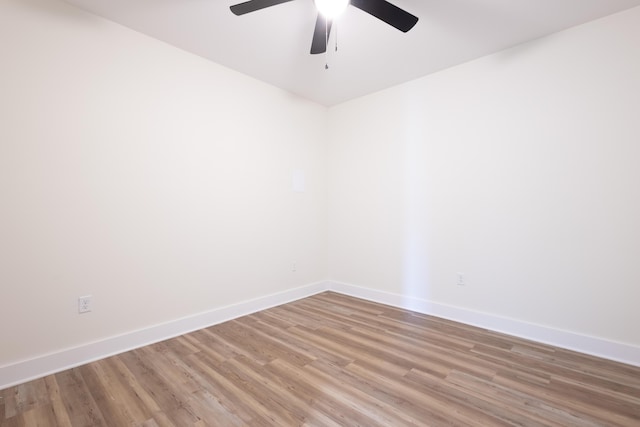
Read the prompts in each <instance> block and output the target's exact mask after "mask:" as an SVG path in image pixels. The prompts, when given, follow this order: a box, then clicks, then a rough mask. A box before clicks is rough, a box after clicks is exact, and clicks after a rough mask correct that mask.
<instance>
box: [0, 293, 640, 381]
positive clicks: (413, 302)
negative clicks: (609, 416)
mask: <svg viewBox="0 0 640 427" xmlns="http://www.w3.org/2000/svg"><path fill="white" fill-rule="evenodd" d="M324 291H334V292H338V293H342V294H345V295H351V296H354V297H357V298H362V299H365V300H369V301H374V302H379V303H382V304H387V305H391V306H394V307H399V308H404V309H407V310H412V311H416V312H419V313H424V314H429V315H432V316H436V317H441V318H443V319H449V320H453V321H456V322H461V323H465V324H468V325H473V326H478V327H480V328H484V329H489V330H492V331H496V332H502V333H505V334H509V335H514V336H517V337H521V338H525V339H530V340H533V341H537V342H541V343H545V344H550V345H554V346H557V347H561V348H566V349H569V350H574V351H578V352H580V353H585V354H591V355H594V356H598V357H602V358H605V359H609V360H614V361H618V362H622V363H627V364H630V365H634V366H640V347H637V346H633V345H630V344H624V343H619V342H614V341H609V340H605V339H602V338H597V337H592V336H587V335H581V334H577V333H574V332H569V331H563V330H559V329H554V328H550V327H547V326H541V325H536V324H532V323H527V322H523V321H520V320H516V319H510V318H506V317H500V316H496V315H493V314H489V313H482V312H478V311H472V310H468V309H464V308H460V307H454V306H450V305H446V304H440V303H435V302H432V301H427V300H423V299H419V298H413V297H410V296H404V295H400V294H393V293H388V292H382V291H378V290H373V289H369V288H364V287H359V286H355V285H351V284H347V283H341V282H335V281H326V282H318V283H313V284H310V285H306V286H301V287H299V288H294V289H290V290H287V291H284V292H280V293H277V294H272V295H267V296H264V297H260V298H256V299H252V300H248V301H243V302H240V303H238V304H233V305H230V306H226V307H222V308H218V309H214V310H211V311H207V312H204V313H199V314H195V315H193V316H188V317H184V318H181V319H177V320H174V321H171V322H167V323H163V324H159V325H154V326H151V327H148V328H145V329H140V330H136V331H133V332H129V333H127V334H123V335H118V336H115V337H110V338H107V339H104V340H100V341H95V342H92V343H87V344H84V345H81V346H78V347H74V348H69V349H66V350H63V351H59V352H55V353H50V354H45V355H41V356H38V357H35V358H33V359H29V360H24V361H20V362H18V363H14V364H10V365H5V366H0V390H1V389H4V388H7V387H11V386H13V385H17V384H22V383H24V382H26V381H30V380H34V379H37V378H41V377H44V376H46V375H50V374H54V373H56V372H60V371H63V370H65V369H69V368H73V367H76V366H80V365H84V364H85V363H89V362H93V361H95V360H99V359H103V358H105V357H109V356H113V355H115V354H119V353H122V352H125V351H129V350H132V349H135V348H139V347H142V346H145V345H149V344H153V343H156V342H160V341H164V340H166V339H169V338H173V337H176V336H179V335H183V334H186V333H189V332H192V331H195V330H198V329H202V328H206V327H209V326H212V325H215V324H218V323H222V322H225V321H227V320H231V319H235V318H237V317H240V316H245V315H247V314H251V313H255V312H257V311H260V310H265V309H267V308H270V307H274V306H276V305H280V304H285V303H288V302H291V301H295V300H298V299H301V298H305V297H308V296H311V295H315V294H317V293H320V292H324Z"/></svg>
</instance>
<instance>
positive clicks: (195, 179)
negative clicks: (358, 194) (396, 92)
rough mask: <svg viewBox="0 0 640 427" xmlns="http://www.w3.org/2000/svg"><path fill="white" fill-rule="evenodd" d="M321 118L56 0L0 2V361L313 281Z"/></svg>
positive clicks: (287, 98)
mask: <svg viewBox="0 0 640 427" xmlns="http://www.w3.org/2000/svg"><path fill="white" fill-rule="evenodd" d="M325 120H326V109H325V108H324V107H321V106H318V105H316V104H313V103H310V102H307V101H304V100H302V99H299V98H296V97H293V96H292V95H290V94H288V93H285V92H283V91H280V90H279V89H276V88H273V87H271V86H268V85H266V84H263V83H260V82H258V81H255V80H253V79H250V78H248V77H246V76H243V75H240V74H238V73H235V72H232V71H230V70H228V69H225V68H223V67H220V66H217V65H215V64H212V63H210V62H208V61H205V60H204V59H201V58H199V57H196V56H194V55H191V54H188V53H186V52H183V51H180V50H177V49H175V48H172V47H170V46H168V45H166V44H163V43H161V42H158V41H155V40H152V39H150V38H148V37H146V36H143V35H141V34H139V33H136V32H134V31H131V30H129V29H126V28H124V27H121V26H119V25H116V24H113V23H110V22H108V21H106V20H103V19H100V18H97V17H95V16H92V15H89V14H86V13H84V12H81V11H80V10H78V9H75V8H74V7H72V6H69V5H67V4H65V3H62V2H57V1H55V0H1V1H0V295H1V297H0V342H1V343H2V344H1V345H0V367H1V366H3V365H11V364H12V363H15V362H18V361H21V360H24V359H29V358H33V357H37V356H41V355H43V354H46V353H55V352H58V351H60V350H63V349H65V348H70V347H75V346H81V345H84V344H86V343H88V342H93V341H98V340H102V339H104V338H106V337H110V336H116V335H119V334H125V333H128V332H130V331H134V330H137V329H140V328H146V327H149V326H151V325H155V324H159V323H163V322H169V321H172V320H173V319H177V318H181V317H183V316H188V315H192V314H195V313H199V312H204V311H207V310H211V309H214V308H217V307H223V306H226V305H229V304H235V303H238V302H241V301H245V300H250V299H254V298H260V297H263V296H266V295H270V294H273V293H278V292H281V291H284V290H289V289H292V288H294V287H297V286H302V285H306V284H309V283H314V282H316V281H318V280H321V279H324V278H325V277H326V270H327V268H326V257H327V255H326V253H327V250H326V235H327V232H326V178H325V175H326V164H325V161H326V144H325V128H326V123H325ZM294 170H300V171H302V174H303V176H304V185H305V188H304V190H305V191H304V192H294V191H292V173H293V172H292V171H294ZM293 263H296V271H295V272H292V264H293ZM87 294H88V295H92V296H93V311H92V312H91V313H88V314H83V315H79V314H78V312H77V305H76V304H77V302H76V300H77V297H79V296H81V295H87Z"/></svg>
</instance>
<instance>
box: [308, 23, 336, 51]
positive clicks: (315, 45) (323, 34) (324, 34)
mask: <svg viewBox="0 0 640 427" xmlns="http://www.w3.org/2000/svg"><path fill="white" fill-rule="evenodd" d="M329 34H331V21H327V20H326V19H325V17H324V16H322V14H320V13H318V19H316V28H315V30H313V39H312V40H311V54H312V55H315V54H317V53H325V52H326V51H327V38H328V37H329Z"/></svg>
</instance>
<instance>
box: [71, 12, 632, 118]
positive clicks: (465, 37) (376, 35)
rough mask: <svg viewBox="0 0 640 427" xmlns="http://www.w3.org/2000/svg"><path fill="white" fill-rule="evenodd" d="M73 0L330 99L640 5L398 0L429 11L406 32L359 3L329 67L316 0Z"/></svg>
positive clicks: (342, 24) (341, 29)
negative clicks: (259, 6) (252, 1)
mask: <svg viewBox="0 0 640 427" xmlns="http://www.w3.org/2000/svg"><path fill="white" fill-rule="evenodd" d="M66 1H67V2H68V3H71V4H74V5H77V6H79V7H81V8H82V9H85V10H87V11H90V12H92V13H94V14H96V15H100V16H103V17H105V18H107V19H109V20H112V21H115V22H117V23H119V24H122V25H124V26H126V27H129V28H132V29H134V30H137V31H139V32H141V33H144V34H147V35H149V36H151V37H154V38H156V39H159V40H163V41H165V42H167V43H169V44H171V45H174V46H176V47H179V48H181V49H184V50H186V51H189V52H192V53H195V54H196V55H200V56H202V57H205V58H208V59H210V60H212V61H214V62H216V63H219V64H221V65H224V66H226V67H229V68H231V69H233V70H236V71H239V72H241V73H244V74H247V75H249V76H253V77H255V78H256V79H259V80H262V81H264V82H267V83H270V84H273V85H275V86H278V87H280V88H283V89H285V90H288V91H290V92H293V93H295V94H298V95H300V96H302V97H305V98H308V99H310V100H313V101H315V102H318V103H320V104H323V105H327V106H331V105H335V104H338V103H340V102H343V101H346V100H349V99H353V98H356V97H359V96H362V95H366V94H368V93H372V92H376V91H378V90H381V89H384V88H387V87H390V86H393V85H396V84H399V83H402V82H405V81H409V80H412V79H415V78H418V77H421V76H424V75H427V74H429V73H433V72H435V71H438V70H442V69H444V68H447V67H451V66H453V65H456V64H460V63H463V62H466V61H469V60H472V59H475V58H478V57H481V56H484V55H487V54H490V53H494V52H497V51H500V50H502V49H505V48H507V47H510V46H514V45H516V44H520V43H522V42H525V41H528V40H532V39H536V38H539V37H542V36H544V35H547V34H551V33H554V32H557V31H560V30H562V29H565V28H569V27H572V26H575V25H578V24H582V23H584V22H588V21H591V20H593V19H597V18H599V17H603V16H606V15H609V14H612V13H615V12H618V11H622V10H625V9H628V8H631V7H634V6H638V5H640V0H390V1H391V3H393V4H395V5H396V6H398V7H401V8H403V9H405V10H407V11H408V12H410V13H412V14H413V15H416V16H418V17H419V18H420V20H419V21H418V23H417V25H416V26H415V27H414V28H413V29H412V30H411V31H409V32H408V33H406V34H405V33H402V32H400V31H398V30H396V29H395V28H393V27H391V26H389V25H387V24H385V23H384V22H382V21H380V20H378V19H376V18H374V17H372V16H371V15H368V14H366V13H364V12H363V11H361V10H359V9H356V8H354V7H351V6H350V7H349V8H348V9H347V11H346V12H345V14H344V15H343V16H342V17H340V19H339V21H338V22H337V34H338V42H339V50H338V52H334V51H333V48H331V49H329V55H328V61H329V69H328V70H325V67H324V65H325V60H326V56H325V55H310V54H309V48H310V45H311V36H312V34H313V29H314V25H315V20H316V11H315V6H314V3H313V0H294V1H291V2H288V3H284V4H280V5H277V6H272V7H269V8H267V9H263V10H260V11H257V12H253V13H249V14H247V15H243V16H235V15H233V14H232V13H231V12H230V10H229V6H231V5H233V4H236V3H240V2H241V0H235V1H234V0H66ZM335 34H336V31H335V27H334V30H333V31H332V37H333V36H334V35H335ZM330 43H331V46H333V41H332V42H330Z"/></svg>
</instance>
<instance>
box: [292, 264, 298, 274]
mask: <svg viewBox="0 0 640 427" xmlns="http://www.w3.org/2000/svg"><path fill="white" fill-rule="evenodd" d="M297 270H298V263H297V262H294V263H293V264H291V272H292V273H295V272H296V271H297Z"/></svg>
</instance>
